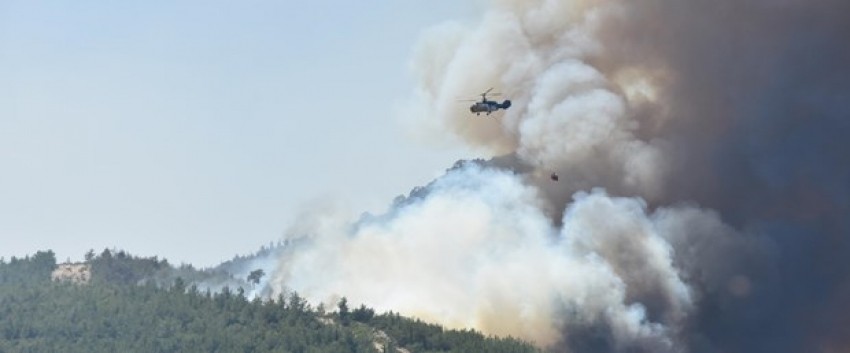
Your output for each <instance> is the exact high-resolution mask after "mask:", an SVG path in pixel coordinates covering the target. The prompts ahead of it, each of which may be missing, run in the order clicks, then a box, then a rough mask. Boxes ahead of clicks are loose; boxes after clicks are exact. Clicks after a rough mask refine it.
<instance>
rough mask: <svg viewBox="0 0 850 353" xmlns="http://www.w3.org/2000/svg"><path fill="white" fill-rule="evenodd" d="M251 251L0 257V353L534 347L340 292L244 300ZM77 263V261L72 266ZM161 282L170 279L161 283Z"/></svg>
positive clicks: (315, 352) (499, 349) (263, 254)
mask: <svg viewBox="0 0 850 353" xmlns="http://www.w3.org/2000/svg"><path fill="white" fill-rule="evenodd" d="M267 251H272V252H273V251H280V248H279V247H270V248H263V249H261V252H260V253H261V254H259V255H257V254H255V255H257V256H246V257H240V258H236V259H234V260H231V261H228V262H226V263H224V264H222V265H221V266H218V267H216V268H213V269H205V270H197V269H194V268H192V267H191V266H180V267H174V266H172V265H170V264H169V263H168V262H167V261H166V260H164V259H163V260H161V259H158V258H156V257H153V258H139V257H134V256H132V255H130V254H128V253H126V252H124V251H115V250H104V251H103V252H101V253H100V254H98V255H95V254H94V253H93V252H90V253H89V254H87V255H86V259H87V260H86V263H85V264H84V265H85V266H88V267H90V271H91V274H90V275H91V278H90V280H89V281H88V282H81V281H63V280H57V281H52V280H51V273H52V272H53V271H54V270H55V269H56V268H57V263H56V258H55V255H54V254H53V252H52V251H42V252H38V253H36V254H35V255H33V256H27V257H24V258H12V259H11V260H9V261H8V262H7V261H0V352H293V353H294V352H302V353H308V352H309V353H322V352H333V353H341V352H400V353H405V352H495V353H499V352H538V350H537V349H536V348H534V347H533V346H531V345H530V344H528V343H525V342H521V341H518V340H514V339H511V338H494V337H485V336H483V335H481V334H480V333H477V332H475V331H470V330H461V331H457V330H445V329H443V328H442V327H440V326H437V325H433V324H428V323H424V322H421V321H419V320H415V319H410V318H405V317H402V316H400V315H399V314H397V313H392V312H389V313H375V312H374V310H372V309H371V308H367V307H365V306H362V305H361V306H358V307H353V306H350V304H349V303H348V302H347V300H346V299H345V298H343V299H342V300H340V302H339V303H337V305H336V306H335V307H334V308H325V307H323V306H321V305H320V306H319V307H313V306H311V305H310V304H309V303H307V302H306V301H305V300H304V299H303V298H301V297H300V296H299V295H298V294H297V293H292V294H290V295H289V296H288V297H286V298H277V299H274V300H261V299H259V298H257V299H253V300H251V299H249V298H248V297H247V296H246V293H245V289H243V288H242V287H229V286H223V287H222V288H221V290H220V291H217V292H214V291H212V290H209V289H207V290H201V289H199V286H198V285H197V284H198V283H201V282H219V283H226V282H227V283H240V281H241V283H248V281H249V278H248V277H246V278H245V279H241V278H236V275H237V274H242V273H245V271H248V274H249V275H250V273H251V272H253V271H254V270H250V268H251V266H250V264H251V263H252V261H254V260H256V259H260V258H267V257H268V256H267V255H269V253H266V252H267ZM73 268H75V269H76V268H77V267H73ZM169 281H170V282H169Z"/></svg>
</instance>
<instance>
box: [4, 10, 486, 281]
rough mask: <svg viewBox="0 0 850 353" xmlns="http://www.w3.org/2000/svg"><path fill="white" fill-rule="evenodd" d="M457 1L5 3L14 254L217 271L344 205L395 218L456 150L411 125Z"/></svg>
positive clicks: (7, 210)
mask: <svg viewBox="0 0 850 353" xmlns="http://www.w3.org/2000/svg"><path fill="white" fill-rule="evenodd" d="M475 11H476V7H475V5H474V4H472V3H470V2H464V1H457V0H429V1H425V0H419V1H413V0H408V1H397V0H396V1H390V0H379V1H369V2H365V3H361V2H353V1H338V0H334V1H283V0H281V1H209V0H204V1H137V2H133V1H105V0H104V1H28V0H6V1H2V2H0V244H2V245H0V256H4V257H6V258H8V257H9V256H12V255H16V256H22V255H26V254H30V253H33V252H34V251H36V250H39V249H48V248H50V249H54V250H55V251H56V252H57V256H58V257H59V259H60V260H64V259H65V258H66V257H71V258H72V259H79V258H81V257H82V254H83V253H84V252H85V250H86V249H89V248H94V249H96V250H98V251H99V250H102V249H103V248H104V247H119V248H124V249H126V250H128V251H130V252H132V253H135V254H139V255H145V256H147V255H159V256H164V257H166V258H168V259H169V260H171V261H172V262H175V263H179V262H189V263H193V264H196V265H200V266H207V265H213V264H215V263H217V262H219V261H221V260H225V259H228V258H230V257H232V256H233V255H235V254H238V253H247V252H251V251H253V250H255V249H257V248H258V247H259V246H260V245H263V244H266V243H268V242H270V241H275V240H277V239H279V238H280V236H281V234H282V232H283V231H284V229H285V228H286V227H287V225H288V224H289V223H290V222H292V220H293V217H294V216H295V215H296V213H297V212H298V210H299V209H300V208H302V207H303V206H304V204H305V203H309V202H311V201H312V200H315V199H325V198H334V199H338V200H341V201H342V202H344V203H347V204H349V205H350V206H351V207H353V208H355V209H363V210H364V211H365V210H373V211H376V210H380V209H381V208H382V207H384V206H386V205H387V204H388V203H389V202H390V201H391V199H392V198H393V197H394V196H396V195H398V194H402V193H406V192H407V191H409V189H410V188H411V187H413V186H415V185H420V184H424V183H426V182H427V181H428V180H430V179H431V178H433V177H434V176H435V175H437V174H438V173H440V172H441V171H443V170H444V169H445V168H447V167H449V166H450V165H451V164H452V163H453V162H454V161H455V160H456V159H458V158H463V157H470V155H465V154H467V153H468V152H466V151H464V150H462V149H460V148H454V149H452V148H445V147H442V148H437V147H435V146H429V145H424V144H422V143H421V142H419V141H415V140H412V139H410V138H409V136H408V135H406V134H405V133H404V132H403V129H402V127H401V124H399V123H398V121H399V120H400V119H399V115H400V114H399V110H400V109H402V108H403V102H404V101H405V99H407V98H408V97H409V96H410V95H412V92H413V89H414V82H413V81H412V78H411V74H410V73H409V71H408V63H409V60H410V59H411V54H412V49H413V47H414V45H415V43H416V40H417V37H418V36H419V34H420V33H421V31H422V30H424V29H426V28H427V27H430V26H432V25H435V24H439V23H441V22H444V21H447V20H465V19H470V18H474V16H475Z"/></svg>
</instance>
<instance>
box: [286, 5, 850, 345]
mask: <svg viewBox="0 0 850 353" xmlns="http://www.w3.org/2000/svg"><path fill="white" fill-rule="evenodd" d="M848 34H850V2H848V1H844V0H806V1H803V0H747V1H739V0H734V1H733V0H711V1H708V0H706V1H702V0H690V1H664V0H620V1H616V0H615V1H610V0H609V1H602V0H598V1H595V0H574V1H563V0H562V1H557V0H537V1H528V0H494V1H492V2H491V4H490V8H489V9H488V10H487V11H486V12H484V13H483V15H482V18H481V19H480V22H478V23H475V24H473V25H463V24H448V25H444V26H440V27H438V28H435V29H434V30H432V31H430V32H428V33H427V34H426V35H425V36H424V37H423V39H422V40H421V43H420V45H419V48H418V50H417V53H416V57H415V60H414V68H415V70H416V72H417V74H418V77H419V81H420V84H421V86H420V90H419V92H418V93H417V95H418V99H419V102H420V104H419V106H420V107H419V109H417V115H416V117H418V118H420V119H421V120H422V126H423V127H424V128H428V129H432V132H435V133H433V134H432V135H434V136H440V135H445V133H446V132H449V133H451V134H453V135H454V136H456V137H458V138H459V139H461V140H462V141H465V142H466V143H468V144H470V145H471V146H475V147H478V148H481V149H483V150H486V151H489V152H490V153H491V154H492V155H496V156H502V157H498V158H495V159H493V160H490V161H479V162H468V163H460V164H458V165H457V166H455V167H454V168H452V169H451V170H449V171H448V172H447V174H446V175H445V176H443V177H441V178H439V179H437V180H436V181H434V182H433V183H431V184H430V185H428V186H426V187H424V188H419V189H416V190H414V192H412V193H411V195H410V196H409V197H407V198H403V199H400V200H398V201H397V202H396V203H395V204H394V205H393V206H392V207H391V209H390V210H389V211H388V212H387V213H386V214H384V215H380V216H373V217H363V218H361V219H359V220H353V219H350V218H346V217H340V216H339V215H336V214H332V213H331V214H325V215H321V214H317V215H314V216H313V217H312V218H311V222H306V223H305V225H306V226H304V227H301V228H299V233H298V234H302V235H303V234H307V235H309V236H308V237H306V238H304V239H302V240H300V241H299V242H298V246H297V250H295V251H293V252H291V253H287V255H285V256H283V257H282V258H281V260H280V262H279V263H278V265H277V268H276V269H275V270H274V273H273V279H272V284H273V286H274V288H275V289H276V290H278V291H283V290H297V291H298V292H299V293H302V294H304V295H305V296H307V297H308V298H311V299H312V300H314V301H323V302H333V301H334V300H335V299H337V298H339V297H340V296H347V297H348V298H349V299H350V300H351V301H352V302H354V303H361V302H362V303H365V304H367V305H370V306H373V307H376V308H379V309H385V310H397V311H400V312H402V313H404V314H407V315H415V316H418V317H421V318H423V319H426V320H432V321H435V322H438V323H442V324H445V325H447V326H451V327H465V328H469V327H472V328H476V329H480V330H482V331H484V332H486V333H491V334H500V335H513V336H518V337H521V338H525V339H529V340H532V341H534V342H536V343H538V344H539V345H541V346H544V347H549V348H551V349H552V350H554V351H567V352H627V351H628V352H750V351H759V352H767V351H770V352H803V351H806V352H841V351H847V350H848V349H850V340H848V339H847V338H846V337H850V325H848V319H846V318H845V316H844V315H843V312H844V311H846V309H847V308H848V304H850V248H848V240H850V239H848V235H849V234H850V221H848V218H847V217H846V215H848V214H850V153H848V151H850V139H847V138H846V137H847V136H850V134H849V133H850V66H848V65H847V63H850V45H848V44H847V43H848V42H847V36H848ZM491 86H493V87H498V89H499V90H501V91H502V92H503V93H504V94H505V95H506V96H507V97H508V98H510V99H511V100H512V101H513V103H514V104H513V106H512V107H511V109H509V110H508V111H506V112H499V113H498V114H496V115H494V116H491V117H487V118H484V117H483V116H481V117H476V116H471V115H470V114H469V112H468V110H467V107H466V106H465V105H463V104H458V103H457V102H456V99H457V98H458V97H462V96H469V95H474V94H475V93H478V92H480V91H483V90H485V89H487V88H489V87H491ZM550 172H556V173H558V174H559V175H560V181H558V182H554V181H552V180H549V178H548V175H549V173H550Z"/></svg>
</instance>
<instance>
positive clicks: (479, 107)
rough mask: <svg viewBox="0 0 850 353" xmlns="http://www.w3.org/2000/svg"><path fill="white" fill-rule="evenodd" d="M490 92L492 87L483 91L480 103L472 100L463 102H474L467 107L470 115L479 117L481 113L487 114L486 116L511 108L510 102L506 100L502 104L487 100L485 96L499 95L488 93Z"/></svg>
mask: <svg viewBox="0 0 850 353" xmlns="http://www.w3.org/2000/svg"><path fill="white" fill-rule="evenodd" d="M492 90H493V87H490V89H488V90H486V91H484V93H481V101H478V100H472V99H467V100H464V101H471V102H475V103H472V105H471V106H469V111H470V112H472V113H475V115H481V113H487V115H490V114H491V113H493V112H495V111H497V110H499V109H508V108H510V107H511V101H510V100H507V99H506V100H505V101H504V102H502V103H499V102H497V101H491V100H487V94H490V95H491V96H498V95H500V93H490V91H492Z"/></svg>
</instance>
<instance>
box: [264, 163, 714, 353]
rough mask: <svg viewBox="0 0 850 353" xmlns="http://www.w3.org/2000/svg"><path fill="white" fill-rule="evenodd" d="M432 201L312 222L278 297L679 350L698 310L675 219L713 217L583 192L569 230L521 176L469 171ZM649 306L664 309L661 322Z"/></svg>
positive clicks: (285, 267) (450, 178)
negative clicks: (680, 330) (589, 333)
mask: <svg viewBox="0 0 850 353" xmlns="http://www.w3.org/2000/svg"><path fill="white" fill-rule="evenodd" d="M428 191H429V193H428V195H427V197H425V198H424V199H421V200H418V201H414V202H408V203H405V204H404V205H402V206H399V207H398V208H396V209H395V210H393V212H392V214H391V215H389V216H388V217H385V218H379V219H376V220H372V221H364V222H361V223H359V224H357V226H352V225H351V224H350V223H346V222H339V221H338V218H336V217H334V216H333V215H326V216H323V217H319V218H320V220H319V221H316V222H310V223H311V224H313V225H314V226H315V229H312V230H310V229H305V228H301V229H300V230H301V231H303V232H306V233H307V234H314V236H312V237H310V238H309V239H306V240H303V241H302V243H301V244H299V246H298V247H297V250H296V251H293V252H291V253H289V254H288V255H287V256H285V257H283V258H282V259H281V262H280V263H279V265H278V268H277V269H276V271H275V272H276V274H275V281H276V283H275V287H276V288H279V290H296V291H298V292H299V293H300V294H302V295H304V296H305V297H307V298H311V299H312V300H315V301H318V302H324V303H328V304H333V303H335V302H336V300H338V299H339V298H340V297H341V296H346V297H348V298H349V300H350V301H351V302H353V303H364V304H366V305H368V306H371V307H374V308H377V309H379V310H395V311H399V312H401V313H403V314H405V315H412V316H416V317H420V318H422V319H425V320H428V321H433V322H438V323H441V324H443V325H446V326H448V327H452V328H476V329H479V330H482V331H484V332H486V333H489V334H498V335H512V336H515V337H520V338H523V339H528V340H531V341H533V342H536V343H538V344H540V345H543V346H549V345H553V344H556V343H558V342H560V341H561V340H563V339H564V338H565V337H569V335H570V333H571V330H572V329H577V330H578V329H581V328H587V327H594V326H605V327H608V328H610V330H611V334H612V336H613V337H614V338H615V339H616V340H617V342H618V344H619V345H622V346H623V347H628V346H630V345H640V346H641V347H651V348H652V349H653V350H654V351H675V348H676V341H677V337H676V335H675V333H676V330H677V327H678V326H677V325H678V324H680V323H681V322H682V320H683V319H684V318H685V317H686V316H687V314H688V312H689V310H690V309H691V307H692V306H693V300H694V299H693V295H692V293H691V290H690V288H689V287H688V285H687V284H686V283H685V282H684V281H683V280H682V278H681V277H680V274H679V272H678V270H677V269H676V267H675V266H674V259H673V256H674V254H673V247H672V246H671V242H675V241H681V239H680V238H682V237H687V235H688V232H687V231H684V232H682V230H681V229H676V227H675V226H673V225H670V224H669V219H670V218H671V216H670V215H671V214H675V213H687V214H688V215H689V216H690V217H693V218H705V219H707V220H708V221H707V222H711V221H712V220H714V218H712V214H710V213H705V212H704V211H700V210H697V209H693V208H688V207H684V208H672V209H663V210H659V211H656V212H655V213H654V214H648V213H647V210H646V204H645V203H644V202H643V201H641V200H640V199H638V198H618V197H611V196H609V195H607V194H606V193H605V192H604V191H603V190H601V189H595V190H593V191H591V192H589V193H579V194H577V195H576V197H575V201H574V202H573V203H571V205H570V207H569V208H568V209H567V211H566V212H565V214H564V217H563V226H562V227H561V228H560V229H559V228H556V227H555V226H554V225H553V222H552V221H551V220H550V219H549V218H548V217H547V216H546V215H545V214H544V212H543V211H542V208H541V207H542V205H543V199H542V198H541V195H540V194H539V191H538V190H537V189H536V188H535V187H533V186H530V185H528V184H527V183H526V182H525V181H524V180H523V178H522V177H521V176H517V175H514V174H512V173H509V172H505V171H500V170H495V169H482V168H481V167H479V166H477V165H475V164H472V163H467V164H466V165H465V166H463V167H461V168H458V169H455V170H453V171H451V172H450V173H448V174H447V175H446V176H444V177H442V178H440V179H438V180H437V181H436V182H435V183H433V184H432V185H430V186H429V189H428ZM673 218H675V217H673ZM642 301H661V302H663V303H662V304H660V306H661V308H660V309H656V310H655V311H657V312H658V313H657V314H656V315H655V316H656V317H655V318H653V319H650V318H649V317H648V313H647V308H646V307H645V305H644V304H643V303H642Z"/></svg>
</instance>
